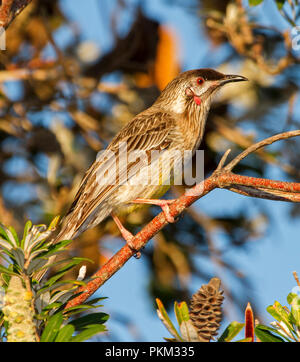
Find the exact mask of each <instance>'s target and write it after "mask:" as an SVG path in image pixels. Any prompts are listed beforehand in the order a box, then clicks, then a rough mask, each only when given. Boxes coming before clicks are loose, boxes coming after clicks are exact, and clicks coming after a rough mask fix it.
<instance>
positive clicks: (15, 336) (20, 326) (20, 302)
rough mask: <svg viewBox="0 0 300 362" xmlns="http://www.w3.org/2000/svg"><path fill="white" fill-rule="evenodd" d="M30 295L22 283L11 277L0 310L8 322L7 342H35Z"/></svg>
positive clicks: (17, 278) (15, 277)
mask: <svg viewBox="0 0 300 362" xmlns="http://www.w3.org/2000/svg"><path fill="white" fill-rule="evenodd" d="M32 298H33V296H32V293H31V292H28V291H26V289H25V288H24V287H23V285H22V281H21V279H20V278H19V277H17V276H12V277H11V279H10V281H9V285H8V288H7V291H6V294H5V296H4V307H3V308H2V311H3V314H4V319H5V320H6V321H7V322H8V331H7V342H36V337H35V324H34V322H33V318H34V311H33V310H32V307H31V301H32Z"/></svg>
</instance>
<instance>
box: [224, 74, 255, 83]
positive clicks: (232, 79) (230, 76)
mask: <svg viewBox="0 0 300 362" xmlns="http://www.w3.org/2000/svg"><path fill="white" fill-rule="evenodd" d="M246 80H248V79H247V78H246V77H243V76H242V75H234V74H226V75H225V76H224V78H223V79H222V80H221V81H220V83H221V84H222V85H224V84H227V83H231V82H243V81H246Z"/></svg>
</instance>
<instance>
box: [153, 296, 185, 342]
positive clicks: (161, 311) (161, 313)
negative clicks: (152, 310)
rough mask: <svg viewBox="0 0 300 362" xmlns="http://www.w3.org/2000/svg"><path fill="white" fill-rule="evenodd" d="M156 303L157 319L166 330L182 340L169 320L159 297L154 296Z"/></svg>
mask: <svg viewBox="0 0 300 362" xmlns="http://www.w3.org/2000/svg"><path fill="white" fill-rule="evenodd" d="M156 304H157V306H158V310H157V315H158V317H159V319H160V320H161V321H162V322H163V324H164V325H165V327H166V328H167V330H168V331H169V332H170V333H171V334H172V336H174V337H175V338H176V339H177V340H178V341H182V338H181V337H180V335H179V334H178V332H177V330H176V328H175V327H174V325H173V323H172V322H171V319H170V317H169V316H168V313H167V311H166V309H165V307H164V305H163V303H162V302H161V301H160V299H158V298H156Z"/></svg>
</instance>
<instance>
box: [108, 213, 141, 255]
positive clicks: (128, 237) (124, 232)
mask: <svg viewBox="0 0 300 362" xmlns="http://www.w3.org/2000/svg"><path fill="white" fill-rule="evenodd" d="M111 217H112V218H113V220H114V222H115V223H116V225H117V227H118V229H119V230H120V233H121V234H122V236H123V238H124V239H125V240H126V243H127V245H128V246H129V247H130V249H131V250H134V251H135V250H136V249H135V248H134V246H133V245H132V239H133V238H134V236H133V235H132V234H131V232H130V231H128V230H127V229H126V228H125V226H124V225H123V224H122V223H121V220H120V219H119V218H118V216H117V215H115V214H114V213H111ZM140 256H141V253H140V252H137V253H136V254H135V257H136V258H140Z"/></svg>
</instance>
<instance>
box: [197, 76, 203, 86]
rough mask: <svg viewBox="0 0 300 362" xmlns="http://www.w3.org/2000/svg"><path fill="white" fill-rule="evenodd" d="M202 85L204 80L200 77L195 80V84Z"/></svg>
mask: <svg viewBox="0 0 300 362" xmlns="http://www.w3.org/2000/svg"><path fill="white" fill-rule="evenodd" d="M203 83H204V79H203V78H202V77H199V78H197V84H198V85H202V84H203Z"/></svg>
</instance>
